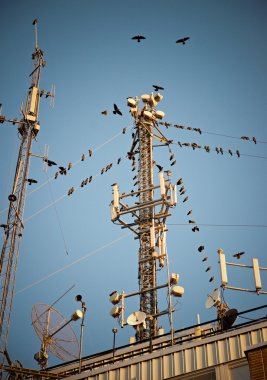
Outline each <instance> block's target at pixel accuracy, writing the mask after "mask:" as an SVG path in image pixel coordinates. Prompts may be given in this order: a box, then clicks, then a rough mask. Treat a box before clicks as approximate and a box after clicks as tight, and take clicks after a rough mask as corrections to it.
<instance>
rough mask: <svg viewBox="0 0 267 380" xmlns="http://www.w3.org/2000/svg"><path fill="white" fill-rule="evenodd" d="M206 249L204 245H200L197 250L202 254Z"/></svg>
mask: <svg viewBox="0 0 267 380" xmlns="http://www.w3.org/2000/svg"><path fill="white" fill-rule="evenodd" d="M204 249H205V247H204V245H200V246H199V247H198V249H197V250H198V252H202V251H204Z"/></svg>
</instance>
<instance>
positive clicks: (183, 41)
mask: <svg viewBox="0 0 267 380" xmlns="http://www.w3.org/2000/svg"><path fill="white" fill-rule="evenodd" d="M189 39H190V37H183V38H179V40H177V41H176V43H177V44H183V45H185V43H186V41H188V40H189Z"/></svg>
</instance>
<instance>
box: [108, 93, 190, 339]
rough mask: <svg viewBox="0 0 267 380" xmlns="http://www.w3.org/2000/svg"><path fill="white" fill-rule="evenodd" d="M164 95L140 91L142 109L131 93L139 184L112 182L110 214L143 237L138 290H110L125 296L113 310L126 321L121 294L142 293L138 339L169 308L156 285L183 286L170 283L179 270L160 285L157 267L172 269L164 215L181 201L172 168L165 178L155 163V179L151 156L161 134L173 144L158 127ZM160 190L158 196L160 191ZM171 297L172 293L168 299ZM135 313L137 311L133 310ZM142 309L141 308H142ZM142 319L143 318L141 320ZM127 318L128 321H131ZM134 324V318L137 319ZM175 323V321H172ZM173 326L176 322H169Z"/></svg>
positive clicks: (150, 332) (148, 334)
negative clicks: (162, 306) (126, 187)
mask: <svg viewBox="0 0 267 380" xmlns="http://www.w3.org/2000/svg"><path fill="white" fill-rule="evenodd" d="M162 98H163V96H162V95H161V94H160V93H157V94H156V95H155V96H154V95H153V93H152V94H150V95H147V94H145V95H142V97H141V99H142V102H143V103H144V104H143V107H142V108H140V109H139V99H138V98H137V97H136V98H135V99H134V98H128V106H129V107H130V112H131V115H132V116H133V117H134V123H135V133H134V134H133V143H132V146H131V149H130V151H129V152H128V158H129V159H130V160H132V165H133V167H135V162H136V157H138V176H137V177H138V190H136V191H132V192H130V193H129V194H120V193H119V188H118V185H117V184H114V185H113V196H114V198H113V201H112V202H111V219H112V221H113V222H119V224H120V225H121V226H122V228H129V229H130V230H131V231H132V232H134V233H135V234H136V239H138V240H139V255H138V280H139V292H137V293H133V294H128V295H125V294H124V292H123V293H122V294H121V295H117V294H116V293H115V292H113V293H112V294H111V298H110V300H111V302H112V303H113V304H116V303H117V301H119V300H122V306H121V308H115V309H114V310H113V311H111V315H112V316H113V317H117V316H119V315H120V314H122V327H123V325H124V322H123V313H124V302H123V299H124V298H126V297H129V296H132V295H137V294H138V295H140V312H141V313H144V315H145V316H146V321H145V323H143V324H142V326H139V328H138V330H137V333H136V339H137V340H139V341H141V340H143V339H147V338H152V337H154V336H156V335H157V334H158V323H157V319H158V317H159V316H160V315H162V314H166V313H164V312H159V310H158V300H157V291H158V289H159V288H162V287H164V286H167V287H168V289H169V296H171V294H172V295H175V296H181V295H182V293H183V288H182V287H180V286H179V287H175V288H176V289H171V288H170V286H171V285H173V284H177V282H178V278H179V276H178V275H175V274H173V275H171V276H169V273H168V283H167V284H166V285H163V286H162V285H160V286H158V285H157V276H156V274H157V267H159V268H162V267H163V266H164V265H165V264H167V265H166V267H167V271H168V258H167V252H166V230H167V229H166V219H167V217H168V216H169V215H171V214H170V213H169V211H170V208H172V207H175V206H176V203H177V196H176V185H173V184H171V182H170V174H171V173H170V171H166V175H167V177H166V178H164V173H163V168H162V167H161V166H160V165H157V167H158V169H159V185H157V186H155V185H154V170H153V169H154V166H155V165H156V163H155V162H154V160H153V141H154V140H157V141H158V142H159V143H160V144H161V145H165V146H166V145H167V146H169V145H170V143H171V141H169V140H167V138H166V137H165V136H164V135H163V134H162V132H161V131H160V130H159V128H158V120H161V119H162V118H163V117H164V112H162V111H159V110H156V109H155V106H156V105H157V103H158V102H159V101H161V100H162ZM158 192H159V195H157V196H156V193H158ZM127 197H139V201H138V202H135V204H134V205H133V206H128V204H126V203H125V198H127ZM126 214H129V215H131V216H132V218H133V219H131V220H130V221H127V220H126V221H125V220H124V219H123V218H124V216H126ZM170 299H171V297H169V300H170ZM173 311H174V310H173V309H172V307H171V302H169V309H168V312H167V313H168V314H169V315H170V318H171V315H172V312H173ZM134 315H135V316H136V315H139V314H136V313H134ZM141 315H143V314H141ZM142 322H143V320H142ZM128 324H129V323H128ZM135 324H136V323H135ZM171 326H172V323H171ZM171 328H172V327H171Z"/></svg>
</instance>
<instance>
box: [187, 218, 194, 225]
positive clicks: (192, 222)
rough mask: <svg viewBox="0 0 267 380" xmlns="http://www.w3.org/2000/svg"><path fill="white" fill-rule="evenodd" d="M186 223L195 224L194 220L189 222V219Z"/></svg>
mask: <svg viewBox="0 0 267 380" xmlns="http://www.w3.org/2000/svg"><path fill="white" fill-rule="evenodd" d="M188 223H189V224H196V222H195V220H190V219H189V220H188Z"/></svg>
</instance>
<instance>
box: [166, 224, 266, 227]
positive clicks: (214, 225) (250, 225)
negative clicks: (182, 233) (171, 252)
mask: <svg viewBox="0 0 267 380" xmlns="http://www.w3.org/2000/svg"><path fill="white" fill-rule="evenodd" d="M198 225H199V226H203V227H254V228H267V225H265V224H214V223H212V224H211V223H210V224H209V223H198ZM168 226H188V223H169V224H168Z"/></svg>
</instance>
